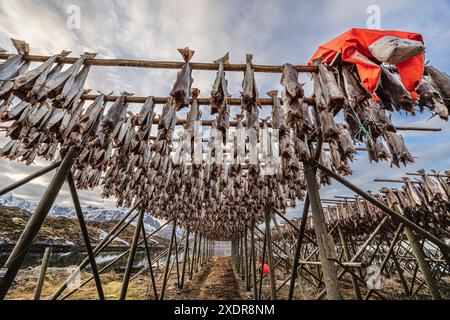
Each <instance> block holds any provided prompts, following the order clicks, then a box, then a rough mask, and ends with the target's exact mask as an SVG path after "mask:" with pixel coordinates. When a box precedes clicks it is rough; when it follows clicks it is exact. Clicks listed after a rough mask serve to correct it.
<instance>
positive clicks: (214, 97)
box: [211, 52, 231, 114]
mask: <svg viewBox="0 0 450 320" xmlns="http://www.w3.org/2000/svg"><path fill="white" fill-rule="evenodd" d="M229 59H230V57H229V54H228V52H227V53H226V54H225V56H223V57H222V58H220V59H218V60H216V61H214V63H217V64H218V65H219V70H218V71H217V74H216V79H215V80H214V84H213V87H212V90H211V114H215V113H217V112H219V111H220V110H221V109H223V105H224V104H225V103H226V100H227V99H228V98H229V97H231V94H230V93H229V92H228V81H227V80H226V79H225V71H224V64H227V63H229Z"/></svg>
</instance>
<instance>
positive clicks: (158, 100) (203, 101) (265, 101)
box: [81, 94, 315, 106]
mask: <svg viewBox="0 0 450 320" xmlns="http://www.w3.org/2000/svg"><path fill="white" fill-rule="evenodd" d="M97 97H98V95H96V94H83V95H82V96H81V99H82V100H95V99H96V98H97ZM117 98H118V96H106V101H110V102H112V101H116V100H117ZM146 99H147V97H133V96H129V97H127V102H129V103H141V104H142V103H144V102H145V100H146ZM168 99H169V98H168V97H153V103H155V104H164V103H166V102H167V100H168ZM258 100H259V103H260V104H261V105H263V106H271V105H272V104H273V100H272V98H259V99H258ZM303 101H304V102H305V103H307V104H309V105H312V106H313V105H315V100H314V99H312V98H304V99H303ZM197 102H198V104H199V105H210V104H211V100H210V99H209V98H198V99H197ZM228 104H229V105H232V106H240V105H241V104H242V100H241V99H240V98H230V99H228Z"/></svg>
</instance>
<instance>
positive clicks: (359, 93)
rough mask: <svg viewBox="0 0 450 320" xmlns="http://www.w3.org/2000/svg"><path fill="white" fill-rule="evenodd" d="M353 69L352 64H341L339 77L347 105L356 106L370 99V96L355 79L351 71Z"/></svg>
mask: <svg viewBox="0 0 450 320" xmlns="http://www.w3.org/2000/svg"><path fill="white" fill-rule="evenodd" d="M353 68H354V65H353V64H343V65H342V69H341V70H342V72H341V75H342V78H343V84H344V88H345V93H346V96H347V100H348V101H349V103H351V104H353V105H357V104H359V103H361V102H363V101H365V100H366V99H368V98H370V95H369V93H368V92H367V91H366V90H365V89H364V87H363V86H362V85H361V82H360V81H359V80H358V79H357V77H356V75H355V73H354V72H353V71H352V69H353Z"/></svg>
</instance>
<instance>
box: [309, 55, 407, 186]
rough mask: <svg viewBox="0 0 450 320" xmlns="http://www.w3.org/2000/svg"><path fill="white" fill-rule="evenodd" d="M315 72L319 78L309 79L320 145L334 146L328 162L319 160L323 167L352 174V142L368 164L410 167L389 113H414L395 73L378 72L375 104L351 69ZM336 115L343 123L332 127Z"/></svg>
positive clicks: (323, 67) (345, 66)
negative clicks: (360, 147)
mask: <svg viewBox="0 0 450 320" xmlns="http://www.w3.org/2000/svg"><path fill="white" fill-rule="evenodd" d="M317 67H318V70H319V71H318V73H317V74H313V82H314V98H315V101H316V112H317V114H318V120H319V123H320V130H321V132H322V136H323V138H324V141H328V142H330V145H332V146H333V147H331V146H330V149H331V153H332V154H331V160H327V159H323V164H329V163H333V165H334V167H335V168H336V170H337V171H338V172H339V173H341V174H342V175H346V174H351V170H350V168H349V165H348V160H350V161H351V160H352V158H353V154H354V148H353V141H355V140H356V141H359V142H363V143H365V144H366V146H367V149H368V153H369V160H370V161H371V162H372V161H375V162H378V161H386V160H389V159H390V160H391V165H396V166H399V164H400V163H403V164H404V165H407V164H408V163H413V162H414V159H413V157H412V156H411V154H410V153H409V151H408V149H407V147H406V145H405V143H404V140H403V138H402V136H401V135H399V134H397V133H396V129H395V127H394V125H393V124H392V122H391V116H390V114H389V113H388V112H389V111H400V110H406V111H407V112H410V113H414V108H413V105H414V101H413V100H412V99H411V97H410V94H409V92H408V91H407V90H406V89H405V88H404V87H403V85H402V83H401V81H400V80H399V79H398V77H397V75H396V74H393V73H391V71H389V70H388V69H387V68H385V67H383V66H382V67H381V68H382V76H381V80H380V85H379V87H378V89H377V91H376V93H377V95H378V97H379V102H377V101H376V100H375V97H372V96H371V95H370V94H369V93H368V92H367V91H366V90H365V89H364V87H363V86H362V85H361V82H360V80H359V78H358V75H357V73H356V72H355V70H353V69H354V65H352V64H348V63H342V64H340V65H338V66H336V67H334V68H331V67H329V66H326V65H324V64H321V63H318V64H317ZM341 110H342V111H343V114H344V121H345V122H344V123H341V124H337V123H336V122H335V121H334V116H335V115H336V114H337V113H339V112H340V111H341ZM386 144H387V147H386ZM344 149H345V151H344ZM333 150H338V151H340V152H336V151H333ZM339 163H340V164H339ZM325 179H327V178H326V177H325Z"/></svg>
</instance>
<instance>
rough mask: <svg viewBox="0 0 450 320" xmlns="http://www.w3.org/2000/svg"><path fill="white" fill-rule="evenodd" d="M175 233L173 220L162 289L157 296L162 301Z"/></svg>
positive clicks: (175, 225) (175, 226)
mask: <svg viewBox="0 0 450 320" xmlns="http://www.w3.org/2000/svg"><path fill="white" fill-rule="evenodd" d="M176 233H177V221H176V220H175V219H174V220H173V226H172V236H171V237H170V242H169V249H168V250H167V260H166V265H165V269H164V277H163V283H162V288H161V294H160V296H159V299H160V300H164V293H165V292H166V286H167V280H168V277H169V268H170V258H171V255H172V247H173V243H174V238H175V237H176ZM175 250H176V248H175Z"/></svg>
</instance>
